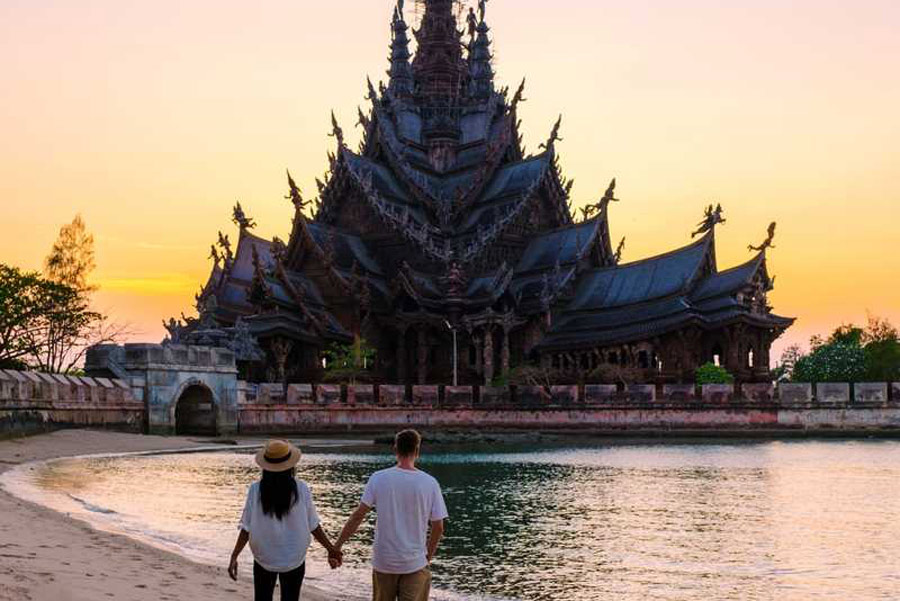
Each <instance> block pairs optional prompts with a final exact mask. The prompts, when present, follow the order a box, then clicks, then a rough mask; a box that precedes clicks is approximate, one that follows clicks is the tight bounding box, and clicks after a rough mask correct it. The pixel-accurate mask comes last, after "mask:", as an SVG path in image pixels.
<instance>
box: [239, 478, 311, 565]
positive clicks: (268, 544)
mask: <svg viewBox="0 0 900 601" xmlns="http://www.w3.org/2000/svg"><path fill="white" fill-rule="evenodd" d="M297 493H298V497H297V502H296V503H294V506H293V507H291V510H290V511H289V512H288V513H287V514H286V515H283V516H281V519H280V520H279V519H278V518H276V517H275V514H271V515H266V514H264V513H263V509H262V501H261V500H260V497H259V482H254V483H253V484H251V485H250V490H248V491H247V501H246V503H244V513H243V514H242V515H241V522H240V525H239V526H238V528H239V529H240V530H246V531H247V532H249V533H250V550H251V551H253V558H254V559H255V560H256V563H258V564H259V565H261V566H262V567H264V568H265V569H266V570H268V571H270V572H280V573H283V572H290V571H291V570H295V569H297V568H299V567H300V566H301V565H303V562H305V561H306V552H307V550H308V549H309V544H310V542H311V539H312V536H311V535H310V533H311V532H312V531H313V530H315V529H316V528H318V527H319V514H318V513H316V506H315V504H314V503H313V499H312V493H311V492H310V490H309V486H307V485H306V482H304V481H302V480H297Z"/></svg>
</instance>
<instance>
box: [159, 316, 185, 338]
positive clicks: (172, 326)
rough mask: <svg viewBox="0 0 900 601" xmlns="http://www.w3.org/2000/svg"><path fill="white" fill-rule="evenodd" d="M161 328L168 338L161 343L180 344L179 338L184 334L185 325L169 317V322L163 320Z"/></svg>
mask: <svg viewBox="0 0 900 601" xmlns="http://www.w3.org/2000/svg"><path fill="white" fill-rule="evenodd" d="M163 327H164V328H165V329H166V332H168V336H167V337H166V340H165V341H164V342H163V344H165V343H169V344H180V343H181V337H182V334H183V333H184V328H185V325H184V324H183V323H182V322H181V320H180V319H175V318H174V317H170V318H169V321H165V320H163Z"/></svg>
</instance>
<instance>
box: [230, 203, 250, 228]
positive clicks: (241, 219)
mask: <svg viewBox="0 0 900 601" xmlns="http://www.w3.org/2000/svg"><path fill="white" fill-rule="evenodd" d="M231 220H232V221H234V224H235V225H237V226H238V227H239V228H241V231H243V230H251V229H253V228H255V227H256V221H254V220H253V219H251V218H250V217H247V215H246V213H244V209H243V208H242V207H241V203H240V201H238V202H237V204H235V205H234V212H233V215H232V218H231Z"/></svg>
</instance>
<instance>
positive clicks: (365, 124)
mask: <svg viewBox="0 0 900 601" xmlns="http://www.w3.org/2000/svg"><path fill="white" fill-rule="evenodd" d="M356 110H357V111H359V120H358V121H357V122H356V124H357V125H361V126H362V128H363V129H364V130H368V129H369V124H370V123H371V120H370V119H369V117H368V116H367V115H366V114H365V113H364V112H362V108H361V107H356Z"/></svg>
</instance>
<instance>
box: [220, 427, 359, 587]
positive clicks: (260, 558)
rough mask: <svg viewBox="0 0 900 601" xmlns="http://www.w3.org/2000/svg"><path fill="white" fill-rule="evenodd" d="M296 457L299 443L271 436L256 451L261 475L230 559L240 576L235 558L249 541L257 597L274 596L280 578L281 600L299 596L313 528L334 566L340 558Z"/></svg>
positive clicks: (230, 572)
mask: <svg viewBox="0 0 900 601" xmlns="http://www.w3.org/2000/svg"><path fill="white" fill-rule="evenodd" d="M298 461H300V449H298V448H297V447H295V446H294V445H292V444H290V443H289V442H287V441H284V440H270V441H269V442H267V443H266V446H265V447H264V448H263V449H261V450H260V451H259V452H258V453H257V454H256V463H257V464H258V465H259V467H261V468H262V470H263V472H262V478H261V479H260V481H259V482H254V483H253V484H251V485H250V490H248V491H247V501H246V503H245V504H244V513H243V515H242V516H241V522H240V525H239V526H238V529H239V530H240V533H239V534H238V538H237V542H236V543H235V544H234V551H233V552H232V553H231V563H230V564H229V565H228V575H229V576H231V578H232V579H233V580H237V571H238V563H237V559H238V556H239V555H240V554H241V551H243V550H244V546H245V545H246V544H247V541H250V550H251V551H252V552H253V558H254V560H255V561H254V562H253V590H254V599H255V601H272V595H273V593H274V591H275V581H276V580H280V581H281V601H298V599H300V587H301V586H302V585H303V576H304V575H305V573H306V551H307V550H308V549H309V545H310V542H311V541H310V534H312V536H313V537H315V539H316V540H317V541H319V543H321V545H322V546H323V547H325V549H327V550H328V563H329V564H330V565H331V567H332V568H335V567H337V566H339V565H340V563H341V554H340V552H338V551H337V550H336V549H335V548H334V546H333V545H332V544H331V541H330V540H328V536H327V535H326V534H325V532H324V531H323V530H322V526H320V525H319V516H318V514H317V513H316V506H315V504H314V503H313V500H312V494H311V493H310V491H309V486H307V485H306V482H303V481H302V480H297V479H296V478H295V477H294V474H295V466H296V465H297V462H298Z"/></svg>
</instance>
